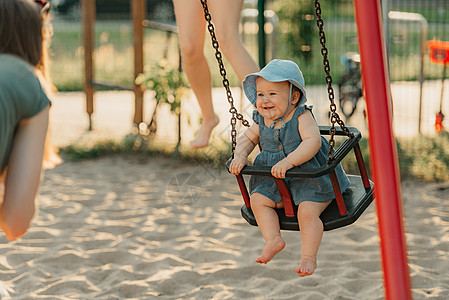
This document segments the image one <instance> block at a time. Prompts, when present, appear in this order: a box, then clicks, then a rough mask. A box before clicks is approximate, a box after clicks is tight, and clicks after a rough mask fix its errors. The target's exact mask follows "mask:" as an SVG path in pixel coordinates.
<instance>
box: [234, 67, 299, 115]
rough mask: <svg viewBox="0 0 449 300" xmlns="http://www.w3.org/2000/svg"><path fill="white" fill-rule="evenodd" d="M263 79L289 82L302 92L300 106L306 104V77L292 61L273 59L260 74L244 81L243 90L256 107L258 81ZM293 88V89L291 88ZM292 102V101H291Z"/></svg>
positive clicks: (249, 76)
mask: <svg viewBox="0 0 449 300" xmlns="http://www.w3.org/2000/svg"><path fill="white" fill-rule="evenodd" d="M257 77H262V78H263V79H265V80H267V81H270V82H282V81H288V82H290V83H291V84H292V85H294V86H295V87H297V88H298V89H299V90H300V91H301V98H300V99H299V101H298V105H302V104H304V103H306V101H307V98H306V91H305V90H304V77H303V76H302V72H301V70H300V69H299V67H298V65H297V64H296V63H294V62H292V61H291V60H282V59H273V60H272V61H270V62H269V63H268V64H267V65H266V66H265V67H264V68H263V69H262V70H260V72H257V73H252V74H249V75H247V76H246V77H245V79H244V80H243V90H244V91H245V95H246V97H247V98H248V100H249V101H250V102H251V103H252V104H253V105H254V106H256V100H257V87H256V79H257ZM290 88H291V87H290ZM289 101H290V99H289Z"/></svg>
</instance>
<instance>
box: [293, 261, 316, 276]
mask: <svg viewBox="0 0 449 300" xmlns="http://www.w3.org/2000/svg"><path fill="white" fill-rule="evenodd" d="M316 266H317V265H316V257H312V256H310V257H309V256H305V257H304V256H303V257H301V261H300V262H299V267H298V268H296V269H295V271H296V273H298V275H299V276H300V277H305V276H310V275H312V274H313V272H315V269H316Z"/></svg>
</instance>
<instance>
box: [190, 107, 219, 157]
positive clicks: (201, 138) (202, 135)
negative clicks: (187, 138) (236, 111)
mask: <svg viewBox="0 0 449 300" xmlns="http://www.w3.org/2000/svg"><path fill="white" fill-rule="evenodd" d="M219 122H220V119H218V116H217V115H215V118H214V119H212V120H203V123H202V124H201V127H200V130H199V131H198V133H197V135H196V136H195V138H194V139H193V140H192V141H191V142H190V146H191V147H192V148H195V149H197V148H204V147H206V146H207V145H209V138H210V134H211V132H212V130H213V129H214V128H215V126H217V125H218V123H219Z"/></svg>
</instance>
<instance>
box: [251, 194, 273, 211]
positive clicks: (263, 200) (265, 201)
mask: <svg viewBox="0 0 449 300" xmlns="http://www.w3.org/2000/svg"><path fill="white" fill-rule="evenodd" d="M250 203H251V207H260V206H267V207H271V208H276V202H274V201H273V200H271V199H270V198H268V197H267V196H264V195H262V194H259V193H253V194H251V197H250Z"/></svg>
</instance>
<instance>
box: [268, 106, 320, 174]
mask: <svg viewBox="0 0 449 300" xmlns="http://www.w3.org/2000/svg"><path fill="white" fill-rule="evenodd" d="M298 131H299V134H300V135H301V138H302V143H301V144H299V146H298V148H296V149H295V150H294V151H293V152H291V153H290V154H289V155H287V157H286V158H284V159H283V160H281V161H280V162H278V163H277V164H275V165H274V166H273V168H271V174H272V175H273V176H274V177H277V178H285V172H287V170H290V169H291V168H293V167H294V166H299V165H301V164H303V163H305V162H307V161H309V160H310V159H311V158H312V157H314V156H315V154H317V153H318V151H319V150H320V148H321V135H320V129H319V128H318V124H317V123H316V121H315V119H314V118H313V116H312V113H311V112H310V111H309V110H308V109H306V111H305V112H304V113H303V114H301V115H300V116H299V117H298Z"/></svg>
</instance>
